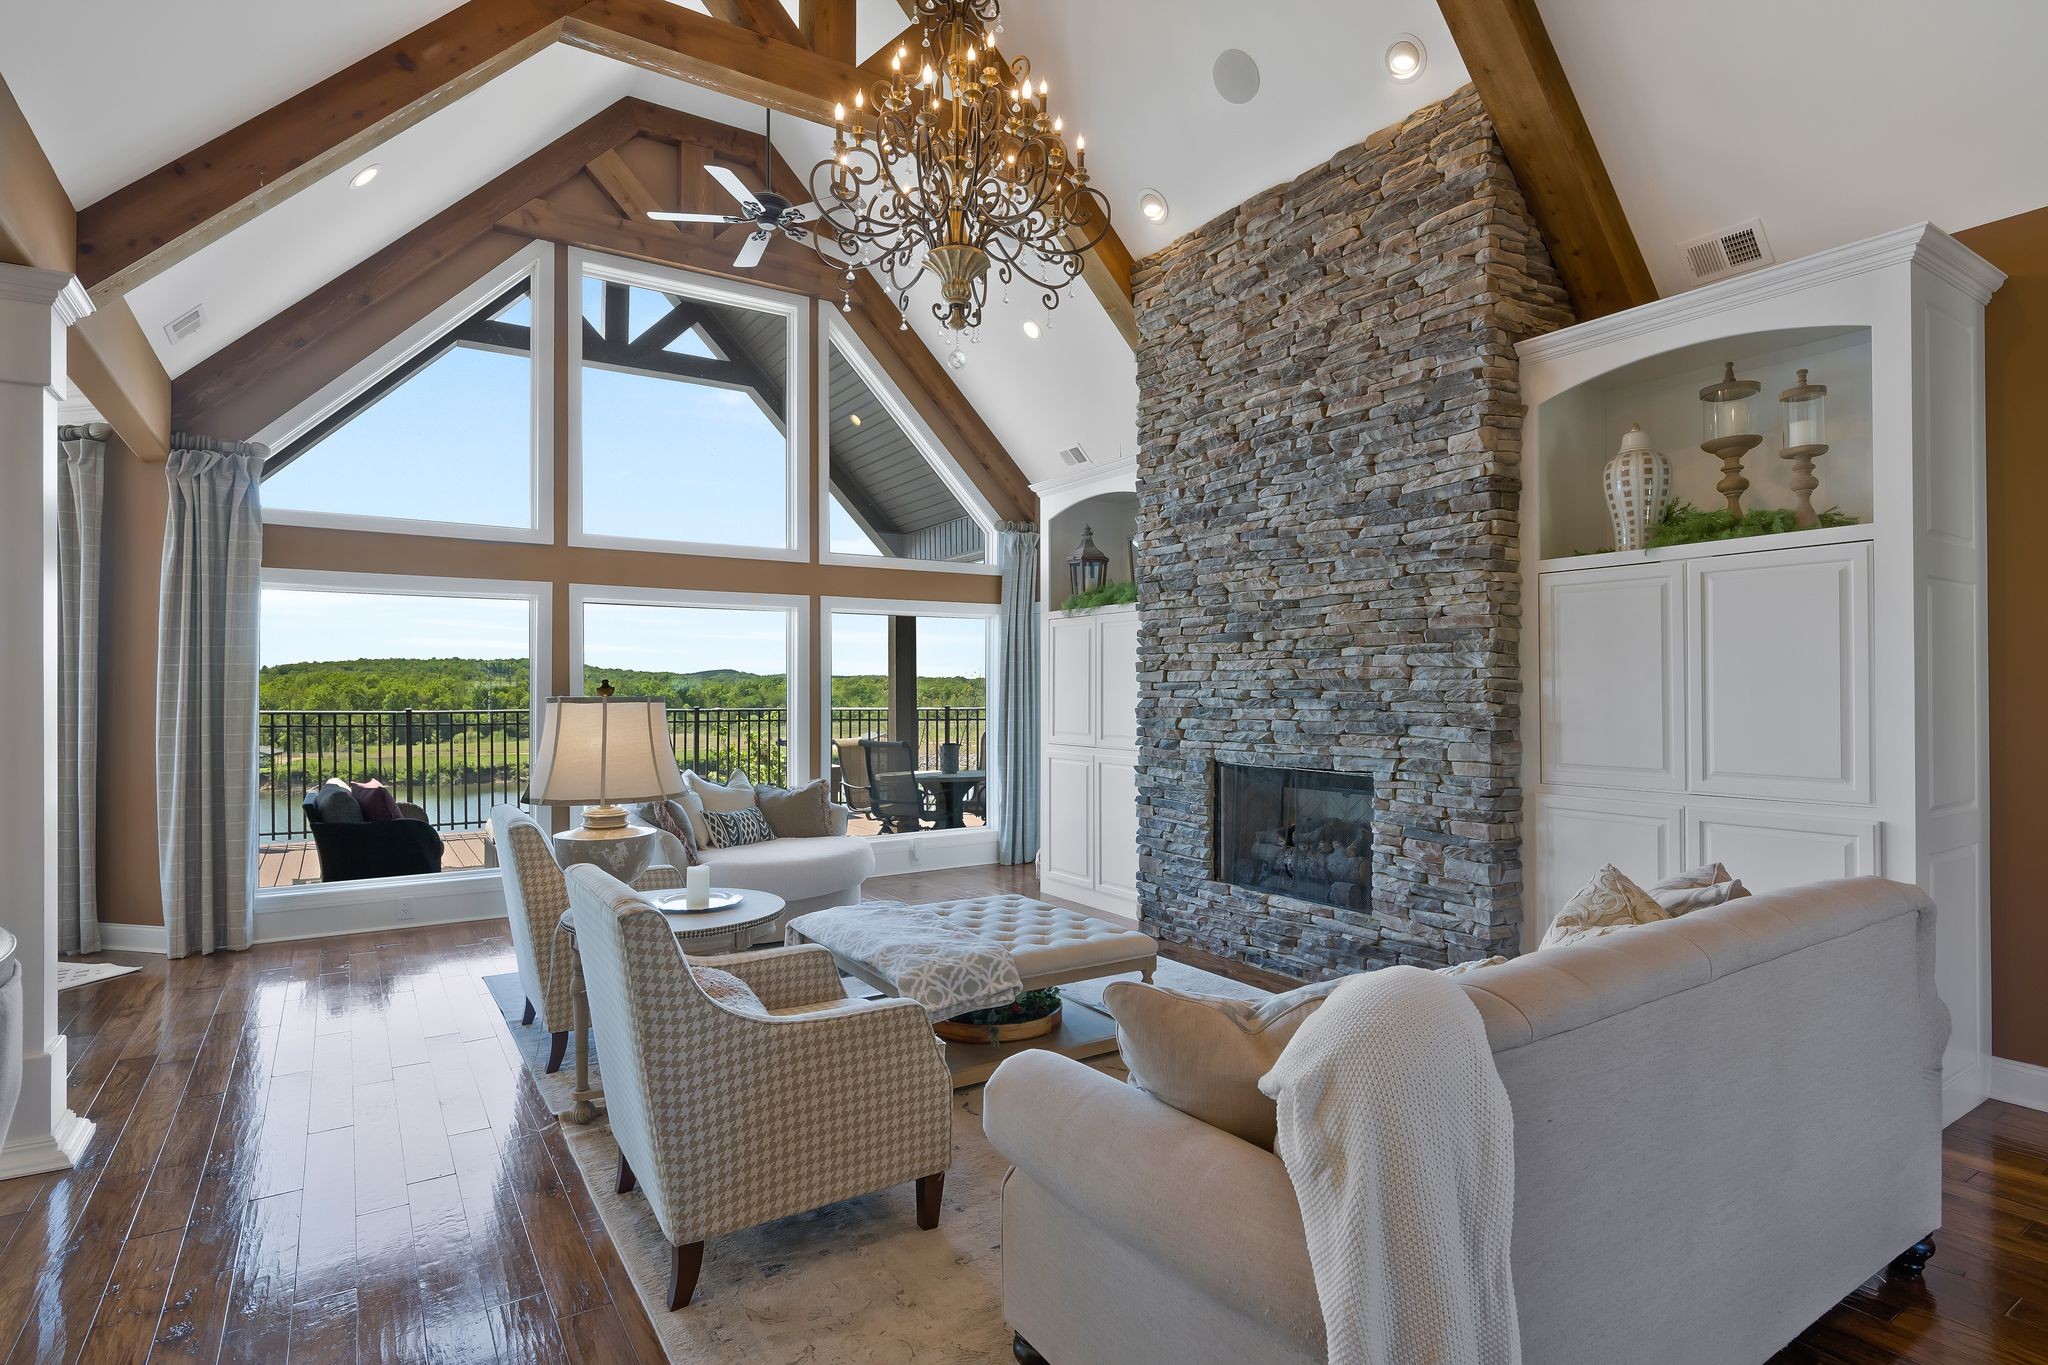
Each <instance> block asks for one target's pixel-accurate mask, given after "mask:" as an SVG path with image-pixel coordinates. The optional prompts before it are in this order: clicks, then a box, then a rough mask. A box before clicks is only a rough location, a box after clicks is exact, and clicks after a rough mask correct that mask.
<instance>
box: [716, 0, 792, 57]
mask: <svg viewBox="0 0 2048 1365" xmlns="http://www.w3.org/2000/svg"><path fill="white" fill-rule="evenodd" d="M704 8H705V9H708V10H710V11H711V17H712V18H714V19H721V20H724V21H725V22H726V23H728V24H738V25H739V26H740V27H741V28H744V29H751V30H752V31H754V32H755V33H760V34H765V35H766V36H768V37H770V38H775V39H779V40H780V41H782V42H785V43H803V42H804V41H805V40H804V38H803V36H802V34H801V32H800V31H799V29H798V28H797V25H796V21H795V20H793V19H791V18H790V17H789V11H788V10H786V9H784V8H783V7H782V0H704ZM806 46H808V44H807V43H806Z"/></svg>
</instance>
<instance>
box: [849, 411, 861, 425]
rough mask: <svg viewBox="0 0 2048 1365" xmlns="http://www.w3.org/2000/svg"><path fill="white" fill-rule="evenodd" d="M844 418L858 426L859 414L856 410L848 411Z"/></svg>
mask: <svg viewBox="0 0 2048 1365" xmlns="http://www.w3.org/2000/svg"><path fill="white" fill-rule="evenodd" d="M846 420H847V421H849V422H851V423H853V424H854V425H855V426H859V425H860V414H859V413H857V412H849V413H848V414H846Z"/></svg>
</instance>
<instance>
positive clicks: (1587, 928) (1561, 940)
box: [1536, 863, 1671, 949]
mask: <svg viewBox="0 0 2048 1365" xmlns="http://www.w3.org/2000/svg"><path fill="white" fill-rule="evenodd" d="M1670 918H1671V916H1670V915H1669V914H1668V913H1667V912H1666V911H1665V910H1664V908H1663V907H1662V906H1660V905H1658V904H1657V902H1656V901H1654V900H1652V899H1650V894H1649V892H1647V891H1645V890H1643V888H1641V887H1640V886H1637V885H1636V884H1635V883H1634V882H1632V881H1630V880H1629V879H1628V878H1627V877H1625V876H1623V875H1622V874H1621V871H1620V869H1618V868H1616V867H1615V866H1614V864H1612V863H1609V864H1608V865H1607V866H1606V867H1603V868H1601V869H1600V870H1599V871H1598V872H1595V873H1594V874H1593V880H1592V881H1590V882H1587V883H1586V884H1585V885H1584V886H1583V887H1581V888H1579V893H1578V894H1577V895H1576V896H1573V897H1572V898H1571V899H1570V900H1568V901H1566V902H1565V903H1564V909H1562V910H1560V911H1558V912H1557V918H1556V919H1554V920H1552V921H1551V922H1550V927H1549V928H1548V929H1545V930H1544V931H1543V942H1541V943H1539V944H1538V945H1536V946H1537V947H1538V948H1539V949H1542V948H1555V947H1558V946H1559V945H1561V944H1566V943H1577V942H1579V941H1581V940H1582V939H1589V938H1599V937H1601V936H1603V935H1606V934H1612V933H1615V932H1617V931H1619V930H1622V929H1633V928H1635V927H1636V926H1637V925H1639V924H1655V923H1657V922H1658V921H1659V920H1667V919H1670Z"/></svg>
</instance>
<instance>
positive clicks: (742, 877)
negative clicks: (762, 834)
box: [697, 834, 875, 901]
mask: <svg viewBox="0 0 2048 1365" xmlns="http://www.w3.org/2000/svg"><path fill="white" fill-rule="evenodd" d="M697 856H698V858H699V860H700V861H702V863H703V864H704V866H706V867H708V868H710V869H711V884H712V885H713V886H731V887H738V888H739V889H741V890H744V891H767V892H770V893H772V894H774V895H777V896H780V897H782V898H783V899H784V900H786V901H806V900H811V899H814V898H815V897H818V896H823V895H827V894H829V893H831V892H835V891H844V890H847V889H849V888H851V887H855V886H858V885H859V884H860V883H861V882H863V881H865V880H866V879H867V878H868V877H870V876H872V875H873V874H874V870H875V855H874V853H873V852H872V851H870V850H869V848H868V846H867V841H866V840H864V839H858V838H855V837H853V836H851V835H845V834H842V835H837V836H835V837H833V838H829V839H771V840H769V841H768V842H767V843H765V844H746V845H744V846H742V847H740V848H702V849H699V850H698V851H697Z"/></svg>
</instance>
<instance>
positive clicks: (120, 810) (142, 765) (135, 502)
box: [99, 441, 166, 924]
mask: <svg viewBox="0 0 2048 1365" xmlns="http://www.w3.org/2000/svg"><path fill="white" fill-rule="evenodd" d="M165 502H166V495H165V485H164V467H163V465H161V464H151V463H145V462H144V461H142V460H140V459H138V458H136V455H135V453H134V452H133V451H132V450H130V449H129V448H128V447H127V446H125V445H122V444H120V443H119V442H118V441H110V442H108V443H107V485H106V511H105V521H104V523H103V525H102V528H101V530H102V541H103V544H104V547H105V548H104V562H103V564H102V566H101V570H100V601H101V606H102V616H101V621H100V764H99V768H100V771H99V817H100V819H99V833H100V842H99V896H100V919H101V921H102V922H106V923H113V924H162V923H163V922H164V916H163V899H162V896H161V894H160V893H159V892H158V889H157V863H156V781H155V776H156V617H157V591H158V588H159V586H160V585H161V584H162V582H163V545H164V504H165Z"/></svg>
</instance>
